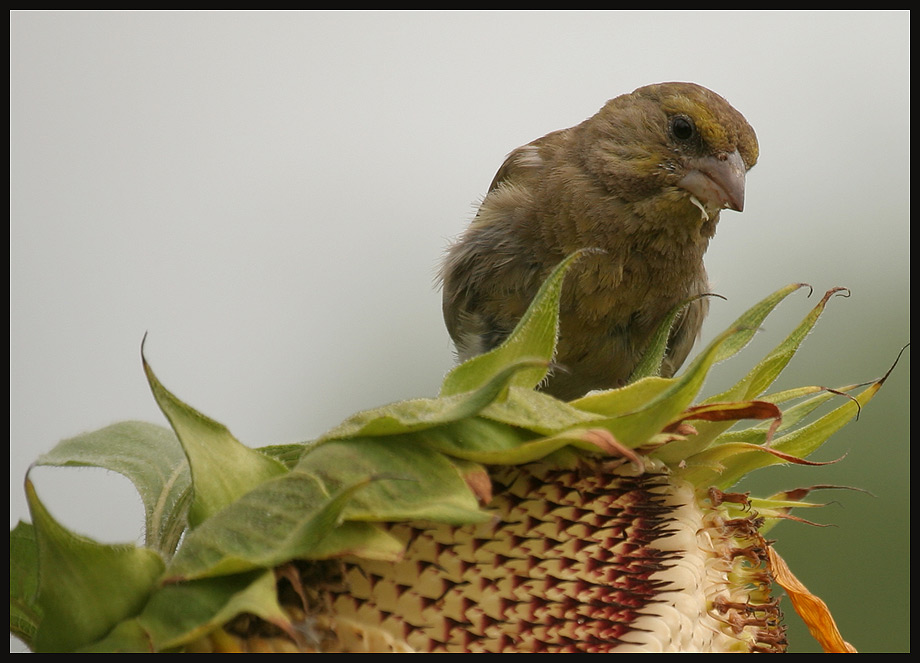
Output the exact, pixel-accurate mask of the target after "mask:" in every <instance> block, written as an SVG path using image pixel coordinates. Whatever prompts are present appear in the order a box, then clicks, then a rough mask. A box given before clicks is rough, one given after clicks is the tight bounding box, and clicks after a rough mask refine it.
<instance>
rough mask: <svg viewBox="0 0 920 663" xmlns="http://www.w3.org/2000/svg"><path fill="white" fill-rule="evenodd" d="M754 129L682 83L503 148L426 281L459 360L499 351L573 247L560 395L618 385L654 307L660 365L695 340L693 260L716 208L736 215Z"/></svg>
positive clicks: (617, 101) (697, 267)
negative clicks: (431, 281)
mask: <svg viewBox="0 0 920 663" xmlns="http://www.w3.org/2000/svg"><path fill="white" fill-rule="evenodd" d="M757 156H758V144H757V137H756V135H755V134H754V130H753V129H752V128H751V126H750V125H749V124H748V122H747V121H746V120H745V119H744V117H743V116H742V115H741V113H739V112H738V111H737V110H735V109H734V108H733V107H732V106H731V105H729V103H728V102H727V101H726V100H725V99H723V98H722V97H720V96H719V95H718V94H716V93H714V92H712V91H711V90H708V89H706V88H704V87H701V86H699V85H696V84H693V83H661V84H657V85H649V86H646V87H641V88H639V89H637V90H635V91H634V92H632V93H631V94H624V95H621V96H619V97H616V98H614V99H611V100H610V101H608V102H607V103H606V104H605V105H604V106H603V108H601V109H600V111H598V113H597V114H596V115H593V116H592V117H590V118H588V119H587V120H585V121H584V122H582V123H581V124H579V125H577V126H574V127H572V128H570V129H563V130H561V131H554V132H552V133H550V134H547V135H546V136H544V137H542V138H539V139H537V140H535V141H533V142H532V143H529V144H527V145H524V146H523V147H519V148H518V149H516V150H514V151H513V152H511V154H510V155H508V158H507V159H506V160H505V162H504V164H502V166H501V168H499V170H498V173H497V174H496V175H495V178H494V179H493V180H492V184H491V186H490V187H489V191H488V193H487V195H486V196H485V198H484V199H483V201H482V204H481V206H480V207H479V211H478V212H477V214H476V216H475V217H474V219H473V220H472V222H471V223H470V226H469V228H468V229H467V230H466V231H465V232H464V233H463V234H462V235H461V236H460V238H459V239H458V240H457V241H456V242H455V243H453V245H452V246H451V247H450V248H449V250H448V253H447V256H446V259H445V261H444V265H443V268H442V270H441V274H440V278H441V283H442V288H443V310H444V319H445V322H446V324H447V329H448V332H449V333H450V336H451V338H452V339H453V341H454V344H455V346H456V348H457V354H458V357H459V358H460V359H461V360H463V359H467V358H469V357H471V356H474V355H477V354H480V353H483V352H487V351H488V350H490V349H492V348H494V347H496V346H497V345H499V344H500V343H501V342H502V341H503V340H504V339H505V338H506V337H507V336H508V334H510V333H511V331H512V330H513V329H514V327H515V325H516V324H517V322H518V321H519V320H520V318H521V316H522V315H523V314H524V312H525V310H526V309H527V307H528V305H529V304H530V302H531V300H532V299H533V297H534V295H536V293H537V290H538V289H539V287H540V285H541V284H542V283H543V281H544V279H546V278H547V276H548V275H549V274H550V272H551V271H552V270H553V268H554V267H555V266H556V265H558V264H559V262H560V261H562V260H563V259H564V258H565V257H566V256H568V255H570V254H572V253H573V252H575V251H577V250H579V249H597V250H596V251H591V252H589V253H588V254H587V255H586V256H585V257H583V258H581V259H580V260H579V261H578V262H576V263H575V264H574V266H573V267H572V269H571V270H570V272H569V274H568V275H567V276H566V280H565V283H564V286H563V292H562V299H561V302H560V308H559V315H560V318H559V337H558V344H557V350H556V356H555V358H554V368H553V370H552V372H551V374H550V375H549V377H548V378H547V380H546V381H545V382H544V384H543V385H541V388H542V389H543V390H545V391H546V392H547V393H550V394H552V395H554V396H556V397H558V398H562V399H566V400H569V399H574V398H578V397H580V396H582V395H584V394H585V393H587V392H588V391H591V390H595V389H608V388H613V387H618V386H621V385H622V384H624V383H625V382H627V381H628V379H629V377H630V375H631V374H632V372H633V370H634V369H635V367H636V365H637V364H638V363H639V361H640V359H641V357H642V355H643V351H644V350H645V349H646V347H647V345H648V343H649V340H650V338H651V337H652V336H653V334H654V333H655V331H656V330H657V329H658V327H659V326H660V324H661V323H662V322H663V321H664V320H665V318H666V317H667V315H668V314H669V313H670V312H671V311H672V310H674V309H675V307H678V306H680V305H681V304H683V303H686V302H690V303H689V305H688V306H686V307H685V308H684V309H683V311H682V313H681V314H680V316H679V317H678V318H677V319H676V321H675V323H674V325H673V327H672V328H671V332H670V336H669V343H668V349H667V353H666V356H665V360H664V362H663V364H662V367H661V372H662V374H663V375H665V376H670V375H673V374H674V372H675V371H677V369H678V368H680V365H681V364H682V363H683V361H684V360H685V359H686V357H687V355H688V354H689V352H690V350H691V348H692V346H693V344H694V342H695V341H696V339H697V337H698V336H699V332H700V327H701V325H702V322H703V318H704V317H705V315H706V312H707V310H708V303H707V300H706V298H705V297H704V296H703V295H705V294H706V293H707V292H708V291H709V285H708V280H707V276H706V270H705V267H704V265H703V254H704V253H705V252H706V248H707V247H708V245H709V240H710V238H711V237H712V236H713V235H714V234H715V230H716V224H717V223H718V221H719V213H720V211H721V210H722V209H725V208H728V209H732V210H737V211H739V212H740V211H742V209H743V207H744V188H745V177H746V173H747V171H748V170H749V169H750V168H751V167H753V166H754V164H755V163H756V161H757Z"/></svg>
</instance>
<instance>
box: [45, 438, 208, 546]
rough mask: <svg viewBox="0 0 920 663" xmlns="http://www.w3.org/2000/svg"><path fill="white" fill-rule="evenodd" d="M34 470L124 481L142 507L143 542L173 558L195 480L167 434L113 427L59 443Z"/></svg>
mask: <svg viewBox="0 0 920 663" xmlns="http://www.w3.org/2000/svg"><path fill="white" fill-rule="evenodd" d="M35 464H36V465H47V466H57V467H64V466H77V467H79V466H88V467H101V468H104V469H106V470H111V471H113V472H118V473H119V474H122V475H124V476H125V477H127V478H128V479H130V480H131V482H132V483H133V484H134V486H135V488H137V492H138V493H139V494H140V496H141V499H142V500H143V502H144V514H145V519H144V524H145V532H144V534H145V537H144V540H145V542H146V544H147V547H148V548H153V549H155V550H157V551H159V552H160V553H161V554H163V555H164V556H169V555H171V554H172V552H173V551H174V550H175V547H176V545H177V544H178V542H179V537H180V536H181V535H182V532H183V531H184V530H185V525H186V512H187V510H188V503H189V500H190V497H191V491H190V488H191V475H190V473H189V469H188V463H187V462H186V460H185V454H184V453H183V451H182V446H181V445H180V444H179V441H178V440H177V439H176V436H175V435H174V434H173V432H172V431H171V430H169V429H168V428H164V427H162V426H155V425H153V424H148V423H144V422H140V421H125V422H122V423H117V424H113V425H111V426H108V427H106V428H103V429H101V430H98V431H94V432H92V433H86V434H83V435H78V436H77V437H72V438H70V439H67V440H63V441H62V442H59V443H58V445H57V446H55V447H54V449H52V450H51V451H50V452H48V453H46V454H43V455H41V456H39V458H38V460H37V461H35Z"/></svg>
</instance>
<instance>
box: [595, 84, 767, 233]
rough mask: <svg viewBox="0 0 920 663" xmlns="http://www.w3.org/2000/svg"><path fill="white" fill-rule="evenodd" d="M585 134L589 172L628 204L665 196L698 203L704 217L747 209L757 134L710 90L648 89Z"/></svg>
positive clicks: (613, 103) (613, 105)
mask: <svg viewBox="0 0 920 663" xmlns="http://www.w3.org/2000/svg"><path fill="white" fill-rule="evenodd" d="M581 128H582V129H583V131H582V137H583V139H584V142H582V144H581V149H582V150H583V153H584V154H585V164H586V167H587V168H588V169H589V170H590V171H591V172H593V173H595V175H596V176H598V177H599V178H600V179H601V180H602V181H604V182H605V184H606V185H607V187H608V189H610V191H611V192H612V193H615V194H616V195H618V196H620V197H621V198H623V199H625V200H628V201H631V202H634V201H639V200H643V199H647V198H650V197H652V196H658V195H662V194H663V195H665V196H666V198H667V199H668V200H669V201H676V200H677V199H679V200H680V203H681V204H684V205H686V204H687V203H690V204H693V205H695V206H696V207H698V208H699V209H700V210H701V212H702V214H703V217H704V218H708V217H710V216H714V215H715V214H717V213H718V211H719V210H721V209H726V208H727V209H733V210H737V211H739V212H740V211H741V210H742V209H743V208H744V185H745V174H746V173H747V171H748V170H750V168H751V167H752V166H753V165H754V164H755V163H756V162H757V156H758V146H757V136H756V135H755V134H754V130H753V129H752V128H751V126H750V125H749V124H748V123H747V120H745V119H744V116H742V115H741V113H739V112H738V111H737V110H735V109H734V108H733V107H732V106H731V105H730V104H729V103H728V102H727V101H726V100H725V99H723V98H722V97H720V96H719V95H718V94H716V93H715V92H712V91H711V90H708V89H706V88H704V87H702V86H700V85H696V84H694V83H659V84H656V85H648V86H646V87H642V88H639V89H638V90H635V91H634V92H632V93H631V94H625V95H622V96H619V97H616V98H615V99H611V100H610V101H608V102H607V104H606V105H605V106H604V107H603V108H602V109H601V110H600V111H599V112H598V113H597V114H596V115H594V116H593V117H591V118H590V119H588V120H586V121H585V122H584V123H583V124H582V125H581Z"/></svg>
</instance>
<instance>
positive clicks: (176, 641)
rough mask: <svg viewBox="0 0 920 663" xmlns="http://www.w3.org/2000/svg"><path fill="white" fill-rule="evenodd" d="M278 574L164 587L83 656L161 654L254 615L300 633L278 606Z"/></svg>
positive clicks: (245, 576)
mask: <svg viewBox="0 0 920 663" xmlns="http://www.w3.org/2000/svg"><path fill="white" fill-rule="evenodd" d="M277 597H278V593H277V589H276V587H275V577H274V573H273V572H272V571H253V572H250V573H242V574H239V575H234V576H229V577H221V578H205V579H202V580H194V581H191V582H186V583H180V584H173V585H165V586H164V587H161V588H160V589H159V590H158V591H157V592H156V593H154V594H153V596H151V597H150V601H149V602H148V603H147V605H146V606H145V607H144V610H143V612H141V614H140V615H138V616H137V617H136V618H134V619H131V620H127V621H125V622H122V623H121V624H119V625H118V628H116V629H115V630H114V631H112V632H111V633H110V634H109V635H108V636H107V637H106V638H104V639H102V640H100V641H98V642H95V643H93V644H92V645H90V646H88V647H85V648H83V649H82V650H81V651H83V652H119V651H120V652H145V651H150V652H157V651H166V650H171V649H178V648H180V647H182V646H184V645H188V644H189V643H191V642H194V641H195V640H197V639H199V638H202V637H205V636H207V635H208V634H209V633H211V632H212V631H214V630H216V629H219V628H221V627H223V626H224V625H225V624H226V623H227V622H229V621H230V620H232V619H233V618H234V617H236V616H238V615H240V614H243V613H251V614H254V615H257V616H259V617H261V618H262V619H264V620H266V621H268V622H270V623H272V624H274V625H275V626H278V627H279V628H281V629H282V630H284V631H286V632H288V633H289V634H290V635H292V636H294V637H297V633H296V631H295V630H294V628H293V626H292V625H291V623H290V620H289V619H288V617H287V615H285V613H284V611H283V610H282V609H281V606H280V605H279V604H278V598H277Z"/></svg>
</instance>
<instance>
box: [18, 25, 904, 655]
mask: <svg viewBox="0 0 920 663" xmlns="http://www.w3.org/2000/svg"><path fill="white" fill-rule="evenodd" d="M909 56H910V14H909V12H891V13H829V12H821V13H785V12H772V13H759V12H752V13H718V12H716V13H709V12H694V13H685V12H660V13H658V12H654V13H645V12H643V13H620V12H612V13H542V12H527V13H488V12H464V13H244V12H241V13H172V12H162V13H141V12H131V13H122V12H112V13H67V12H19V11H15V12H12V13H11V14H10V526H11V527H12V526H13V525H14V524H15V523H16V521H17V520H18V519H20V518H28V510H27V508H26V506H25V502H24V498H23V491H22V481H23V477H24V475H25V472H26V470H27V468H28V465H29V463H30V462H31V461H33V460H34V459H35V458H36V457H37V456H38V454H40V453H42V452H44V451H46V450H48V449H50V448H51V447H52V446H53V445H54V444H55V443H56V442H57V441H58V440H60V439H62V438H66V437H70V436H72V435H75V434H77V433H80V432H83V431H87V430H92V429H95V428H99V427H102V426H104V425H106V424H109V423H112V422H114V421H118V420H124V419H143V420H148V421H154V422H164V419H163V417H162V415H161V414H160V412H159V411H158V410H157V408H156V406H155V404H154V402H153V399H152V397H151V396H150V394H149V391H148V389H147V386H146V383H145V380H144V377H143V373H142V370H141V366H140V356H139V348H140V342H141V338H142V337H143V335H144V334H145V333H147V334H148V339H147V348H146V349H147V356H148V358H149V360H150V361H151V363H152V365H153V367H154V369H155V370H156V371H157V373H158V375H159V377H160V379H161V380H162V381H163V382H164V383H165V384H166V385H167V386H168V387H169V388H170V389H172V390H173V391H174V392H175V393H176V394H177V395H178V396H179V397H180V398H182V399H184V400H186V401H187V402H188V403H190V404H191V405H193V406H195V407H196V408H198V409H199V410H201V411H203V412H205V413H206V414H208V415H210V416H212V417H214V418H216V419H218V420H219V421H222V422H224V423H226V424H227V425H228V426H229V427H230V429H231V430H232V431H233V432H234V433H235V434H236V436H237V437H238V438H239V439H240V440H242V441H243V442H245V443H247V444H249V445H252V446H260V445H265V444H272V443H281V442H293V441H301V440H306V439H310V438H312V437H315V436H316V435H318V434H320V433H322V432H323V431H324V430H326V429H328V428H330V427H332V426H333V425H335V424H336V423H338V422H339V421H340V420H341V419H342V418H344V417H345V416H347V415H349V414H350V413H352V412H354V411H357V410H360V409H364V408H368V407H373V406H376V405H380V404H383V403H385V402H389V401H393V400H398V399H403V398H409V397H414V396H430V395H433V394H435V393H436V391H437V388H438V385H439V383H440V380H441V378H442V376H443V374H444V372H445V371H446V370H447V369H448V368H449V367H450V366H451V363H452V354H451V347H450V344H449V340H448V337H447V334H446V332H445V331H444V328H443V324H442V321H441V318H440V296H439V293H438V292H437V291H436V289H435V288H434V285H433V280H434V275H435V274H436V271H437V266H438V263H439V260H440V256H441V255H442V253H443V250H444V248H445V246H446V244H447V242H448V241H449V239H450V238H451V237H453V236H455V235H456V234H458V233H459V232H460V231H461V230H462V229H463V227H464V226H465V224H466V223H467V222H468V221H469V220H470V218H471V217H472V215H473V213H474V211H475V205H476V202H477V201H478V199H479V198H480V197H481V196H482V195H483V194H484V193H485V191H486V188H487V186H488V184H489V182H490V180H491V178H492V176H493V174H494V172H495V170H496V169H497V168H498V166H499V165H500V164H501V162H502V160H503V158H504V156H505V155H506V154H507V153H508V152H509V151H510V150H512V149H513V148H515V147H517V146H518V145H521V144H523V143H526V142H528V141H530V140H532V139H534V138H536V137H538V136H541V135H543V134H545V133H547V132H549V131H552V130H555V129H559V128H563V127H567V126H571V125H573V124H576V123H578V122H580V121H581V120H583V119H584V118H586V117H587V116H589V115H591V114H593V113H594V112H595V111H596V110H597V109H598V108H599V107H600V106H601V105H602V104H603V103H604V101H606V100H607V99H608V98H611V97H613V96H616V95H618V94H621V93H624V92H629V91H631V90H633V89H634V88H636V87H639V86H641V85H644V84H648V83H652V82H660V81H664V80H691V81H695V82H697V83H700V84H702V85H705V86H707V87H710V88H712V89H714V90H715V91H717V92H719V93H720V94H722V95H723V96H725V97H726V98H727V99H728V100H729V101H730V102H731V103H732V104H734V105H735V106H736V107H737V108H738V109H739V110H740V111H741V112H742V113H744V114H745V115H746V117H747V118H748V120H749V121H750V122H751V124H752V125H753V126H754V127H755V129H756V130H757V133H758V137H759V139H760V144H761V160H760V163H759V164H758V165H757V167H756V168H755V169H754V170H753V171H751V173H750V175H749V177H748V188H747V198H746V211H745V212H744V213H743V214H736V213H733V212H726V213H724V214H723V218H722V221H721V224H720V227H719V231H718V233H717V236H716V238H715V240H714V241H713V244H712V246H711V248H710V251H709V254H708V257H707V264H708V266H709V271H710V276H711V279H712V282H713V289H714V290H715V291H716V292H719V293H720V294H722V295H725V296H726V297H728V301H726V302H723V301H719V300H714V301H713V304H712V313H711V315H710V318H709V320H708V321H707V324H706V327H705V334H706V336H705V338H706V339H708V338H711V337H712V336H713V335H714V334H716V333H718V332H719V331H721V330H722V329H723V328H725V327H726V326H727V325H728V324H729V323H730V322H731V321H732V320H733V319H734V318H735V317H736V316H737V315H738V314H739V313H740V312H742V311H743V310H744V309H745V308H747V306H748V305H750V304H752V303H753V302H755V301H757V300H758V299H760V298H761V297H763V296H765V295H766V294H767V293H769V292H772V291H773V290H775V289H777V288H779V287H780V286H782V285H784V284H786V283H789V282H793V281H806V282H809V283H811V284H813V285H814V286H815V289H816V291H817V292H816V296H813V297H812V299H811V300H808V299H806V297H805V295H804V294H803V293H800V294H797V295H794V296H793V297H792V298H791V299H790V300H789V301H787V302H786V303H785V304H784V305H783V306H782V307H781V309H780V311H779V312H778V314H777V315H776V316H775V317H771V318H770V319H768V321H767V324H766V329H765V330H764V334H763V335H762V338H761V339H758V341H756V342H755V343H754V346H755V347H752V348H750V349H749V350H748V351H747V352H746V353H745V354H743V355H742V357H741V358H739V359H736V360H735V362H734V364H731V363H730V364H726V365H724V366H720V367H717V369H716V373H715V374H714V376H713V378H712V379H711V380H710V384H708V385H707V388H706V390H707V391H708V392H712V391H714V390H715V389H717V388H718V387H719V386H720V385H723V386H724V385H725V384H727V383H728V381H729V380H730V379H731V377H734V376H736V375H737V371H740V370H741V369H742V368H744V367H745V366H750V365H751V364H752V363H753V362H754V361H755V360H756V359H757V358H758V354H757V353H758V352H760V353H761V354H762V353H763V352H764V351H765V350H766V349H767V348H769V347H771V344H772V343H775V342H776V341H777V340H778V339H779V338H781V337H782V335H783V334H784V333H785V332H786V331H787V330H788V329H789V328H790V325H791V324H793V323H794V321H796V320H798V319H799V318H800V317H801V316H803V315H804V314H805V313H806V312H807V310H808V309H809V308H810V306H811V305H812V303H813V302H814V301H816V299H817V295H820V293H822V292H824V291H825V290H826V289H828V288H830V287H833V286H837V285H844V286H848V287H849V288H850V289H851V290H852V296H851V297H850V298H849V299H835V300H833V301H832V302H831V305H830V309H829V311H828V313H827V315H826V316H825V319H824V320H822V322H821V323H820V324H819V326H818V328H817V330H816V331H815V332H814V333H813V334H812V336H811V337H810V338H809V339H808V341H807V343H806V345H805V347H804V349H803V350H802V352H801V353H800V356H799V357H798V358H797V360H796V362H795V363H794V365H793V367H791V368H790V373H789V375H788V376H786V377H785V378H784V379H783V381H782V382H781V384H780V385H778V386H792V385H797V384H824V385H830V386H841V385H844V384H848V383H852V382H858V381H863V380H867V379H871V378H874V377H877V376H878V375H880V374H881V373H883V372H884V371H885V370H886V369H887V368H888V367H889V365H890V364H891V363H892V362H893V361H894V359H895V357H896V355H897V352H898V350H899V348H900V347H901V346H902V345H903V344H904V343H906V342H907V341H909V338H910V322H909V316H910V312H909V309H910V302H909V298H908V291H907V288H908V274H909V270H910V250H909V241H910V220H909V219H910V193H909V191H910V165H909V160H908V159H909V148H910V128H909V125H908V119H909V116H910V67H909ZM733 371H735V372H734V373H733ZM909 375H910V351H909V350H908V351H907V353H905V356H904V358H903V359H902V361H901V364H900V365H899V366H898V367H897V368H896V369H895V372H894V374H893V376H892V378H891V380H890V381H889V383H888V384H887V385H886V386H885V388H884V389H883V390H882V391H881V393H880V394H879V396H878V397H877V399H876V400H875V401H874V402H873V403H871V404H870V406H869V407H868V408H867V409H866V410H865V411H864V412H863V413H862V416H861V417H860V420H859V421H858V422H855V423H852V424H850V425H849V426H848V427H847V428H846V429H845V430H844V431H843V432H842V434H841V435H839V436H837V437H836V438H835V439H834V440H833V441H832V443H831V444H830V445H829V446H828V447H827V448H826V449H823V450H822V451H821V452H820V453H819V454H818V456H817V457H819V458H821V459H823V460H830V459H833V458H838V457H840V456H843V455H845V454H846V455H847V456H846V458H844V459H843V460H842V461H841V462H840V463H838V464H836V465H834V466H831V467H826V468H821V469H808V470H807V471H805V472H799V471H798V469H799V468H783V469H782V470H780V471H779V472H771V471H764V472H762V473H758V474H757V475H755V476H754V477H753V481H752V483H757V484H760V486H759V487H757V488H756V490H758V492H759V493H760V494H769V492H772V491H774V490H778V489H782V488H789V487H794V486H799V485H810V484H814V483H840V484H848V485H854V486H859V487H862V488H866V489H868V490H870V491H872V492H873V493H874V495H875V497H870V496H868V495H865V494H863V493H857V492H837V493H832V494H829V495H822V496H820V497H819V499H821V498H827V499H829V500H834V501H835V504H833V505H832V506H829V507H827V508H825V509H822V510H820V511H818V512H814V511H810V512H807V513H803V514H801V515H803V516H805V517H808V518H810V519H813V520H817V521H820V522H824V523H833V524H834V525H835V527H832V528H815V527H809V526H807V525H803V524H794V523H784V524H783V525H781V526H780V527H779V528H778V529H776V530H774V531H773V533H772V536H774V537H776V538H778V539H779V540H780V543H779V544H778V550H779V551H780V552H781V554H783V555H784V556H785V557H786V559H787V561H788V562H789V563H790V565H791V566H792V568H793V570H794V571H795V572H796V573H797V574H798V575H799V577H800V579H802V580H803V581H804V582H805V583H806V584H807V585H808V586H809V588H810V589H812V590H813V591H815V592H816V593H817V594H819V595H820V596H821V597H822V598H824V599H825V600H826V601H827V602H828V604H829V605H830V607H831V609H832V610H833V612H834V614H835V616H836V618H837V620H838V622H839V624H840V626H841V629H842V631H843V633H844V636H845V637H846V638H847V639H848V640H850V641H851V642H853V644H855V645H856V646H857V647H858V648H859V649H860V650H862V651H885V650H889V651H891V650H895V651H907V650H909V644H908V643H909V638H908V628H909V627H908V625H909V618H910V614H909V611H910V607H909V602H908V597H907V594H908V591H909V586H910V571H909V568H910V567H909V560H908V551H907V547H908V546H909V540H910V535H909V529H908V528H909V517H910V503H909V498H908V494H907V488H908V483H909V479H908V476H909V466H910V460H909V459H910V456H909V451H908V447H909V431H908V426H909V413H908V401H909V394H910V378H909ZM33 478H34V479H35V481H36V485H37V487H38V490H39V494H40V495H41V497H42V499H43V500H45V501H46V503H47V504H48V506H49V507H50V508H51V510H52V513H53V514H55V515H56V517H58V518H59V519H60V520H62V521H64V522H65V523H66V524H68V525H69V526H71V527H72V528H74V529H76V530H78V531H80V532H84V533H86V534H90V535H92V536H95V537H100V538H102V539H103V540H106V541H122V540H132V539H136V538H137V537H139V536H140V533H141V531H142V530H141V514H142V510H141V506H140V501H139V499H138V498H137V497H136V495H135V494H134V493H133V490H132V488H131V487H130V485H129V484H128V483H127V482H126V481H124V480H122V479H121V478H120V477H118V476H113V475H107V474H106V473H104V472H101V471H98V472H97V471H92V470H50V469H39V470H36V471H34V472H33ZM784 606H785V609H786V612H787V615H788V621H789V622H790V624H791V626H792V628H793V630H792V632H791V635H790V638H791V641H792V650H794V651H811V650H813V649H814V648H815V645H814V644H813V643H812V642H811V641H810V639H809V637H808V635H807V633H805V632H804V630H803V629H802V628H801V627H799V626H798V620H797V618H796V617H795V615H794V614H792V610H791V606H790V605H789V604H788V602H784ZM17 647H18V645H16V644H15V643H13V642H12V641H11V649H15V648H17Z"/></svg>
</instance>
